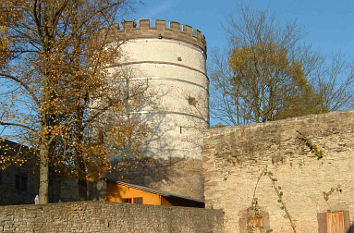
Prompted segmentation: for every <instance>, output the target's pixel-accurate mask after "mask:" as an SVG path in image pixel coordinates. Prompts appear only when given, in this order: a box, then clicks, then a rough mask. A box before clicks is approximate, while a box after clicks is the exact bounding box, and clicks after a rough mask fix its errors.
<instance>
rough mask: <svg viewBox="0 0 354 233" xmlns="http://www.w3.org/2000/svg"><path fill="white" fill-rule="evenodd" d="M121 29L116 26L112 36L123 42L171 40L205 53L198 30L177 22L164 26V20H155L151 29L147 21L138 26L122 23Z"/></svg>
mask: <svg viewBox="0 0 354 233" xmlns="http://www.w3.org/2000/svg"><path fill="white" fill-rule="evenodd" d="M122 26H123V28H120V25H119V24H116V28H114V32H113V35H114V37H115V38H117V37H118V38H120V39H123V40H129V39H137V38H157V39H164V38H165V39H173V40H179V41H183V42H186V43H190V44H193V45H195V46H197V47H199V48H201V49H202V50H203V51H204V52H206V41H205V36H204V35H203V34H202V33H201V32H200V31H199V30H198V29H194V28H192V27H191V26H188V25H181V24H180V23H178V22H170V23H169V27H167V26H166V21H165V20H156V21H155V27H152V26H151V24H150V20H149V19H140V20H139V25H137V23H136V21H123V22H122Z"/></svg>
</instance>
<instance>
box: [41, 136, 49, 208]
mask: <svg viewBox="0 0 354 233" xmlns="http://www.w3.org/2000/svg"><path fill="white" fill-rule="evenodd" d="M48 154H49V150H48V146H47V145H45V143H43V142H42V144H41V146H40V152H39V158H40V168H39V204H47V203H48V178H49V173H48V172H49V169H48Z"/></svg>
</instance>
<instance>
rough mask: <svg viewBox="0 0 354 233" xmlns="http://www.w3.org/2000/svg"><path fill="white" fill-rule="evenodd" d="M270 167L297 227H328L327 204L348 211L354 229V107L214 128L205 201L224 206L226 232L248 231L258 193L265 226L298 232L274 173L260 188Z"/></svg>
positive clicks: (207, 145)
mask: <svg viewBox="0 0 354 233" xmlns="http://www.w3.org/2000/svg"><path fill="white" fill-rule="evenodd" d="M321 155H323V158H321V159H318V156H321ZM265 168H267V171H271V172H272V173H273V178H276V181H275V184H276V186H280V188H281V189H279V190H280V191H281V192H283V201H284V202H285V204H286V206H287V208H288V210H289V213H290V215H291V216H292V218H293V221H294V223H295V225H296V226H297V229H298V232H304V233H306V232H325V231H323V227H325V225H324V224H323V221H324V222H325V219H323V217H324V218H325V214H326V212H327V211H344V218H345V227H346V230H348V232H353V231H354V229H353V228H354V225H352V224H353V223H354V198H353V197H354V182H353V180H354V111H353V110H350V111H343V112H332V113H328V114H322V115H310V116H306V117H300V118H292V119H287V120H281V121H274V122H269V123H265V124H252V125H246V126H239V127H233V128H232V127H230V128H229V127H227V128H214V129H210V131H209V132H208V133H207V134H206V135H205V138H204V150H203V170H204V176H205V187H204V189H205V204H206V208H214V209H223V210H224V212H225V232H246V231H245V229H244V227H245V222H247V218H248V216H247V209H248V208H249V207H251V203H252V199H253V196H254V197H255V198H257V201H258V205H259V207H260V212H261V213H262V217H263V220H264V226H265V227H266V228H268V229H273V232H282V233H286V232H293V231H292V229H291V226H290V224H289V219H288V218H287V217H286V215H285V212H284V211H283V210H281V209H280V203H279V202H278V197H277V195H276V193H275V190H274V188H273V186H272V182H271V180H270V179H269V177H267V176H262V177H261V178H260V180H259V182H258V186H257V189H256V191H255V195H254V190H255V186H256V183H257V180H258V179H259V177H260V174H261V173H262V172H263V171H264V169H265ZM338 185H340V188H338ZM331 189H332V191H333V192H331ZM324 193H327V199H328V200H327V201H326V200H325V196H326V195H325V194H324ZM328 194H329V195H328ZM319 223H320V224H319ZM350 225H352V228H351V229H352V230H351V231H350V230H349V228H350ZM321 227H322V228H321ZM241 228H243V229H241Z"/></svg>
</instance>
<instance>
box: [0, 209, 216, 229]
mask: <svg viewBox="0 0 354 233" xmlns="http://www.w3.org/2000/svg"><path fill="white" fill-rule="evenodd" d="M222 218H223V213H222V211H220V210H205V209H200V208H186V207H163V206H149V205H132V204H119V203H109V202H75V203H70V202H67V203H58V204H47V205H18V206H2V207H0V231H1V232H7V233H9V232H17V233H25V232H45V233H52V232H53V233H54V232H68V233H70V232H80V233H86V232H100V233H101V232H102V233H114V232H119V233H120V232H124V233H139V232H141V233H146V232H149V233H164V232H166V233H167V232H176V233H177V232H178V233H221V232H223V221H222Z"/></svg>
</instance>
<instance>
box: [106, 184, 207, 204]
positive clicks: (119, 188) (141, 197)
mask: <svg viewBox="0 0 354 233" xmlns="http://www.w3.org/2000/svg"><path fill="white" fill-rule="evenodd" d="M106 182H107V191H106V199H107V201H109V202H119V203H131V204H144V205H163V206H186V207H198V208H204V206H205V205H204V202H203V201H201V200H197V199H193V198H189V197H184V196H180V195H176V194H172V193H168V192H162V191H158V190H155V189H151V188H147V187H144V186H140V185H135V184H129V183H125V182H121V181H110V180H106Z"/></svg>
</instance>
